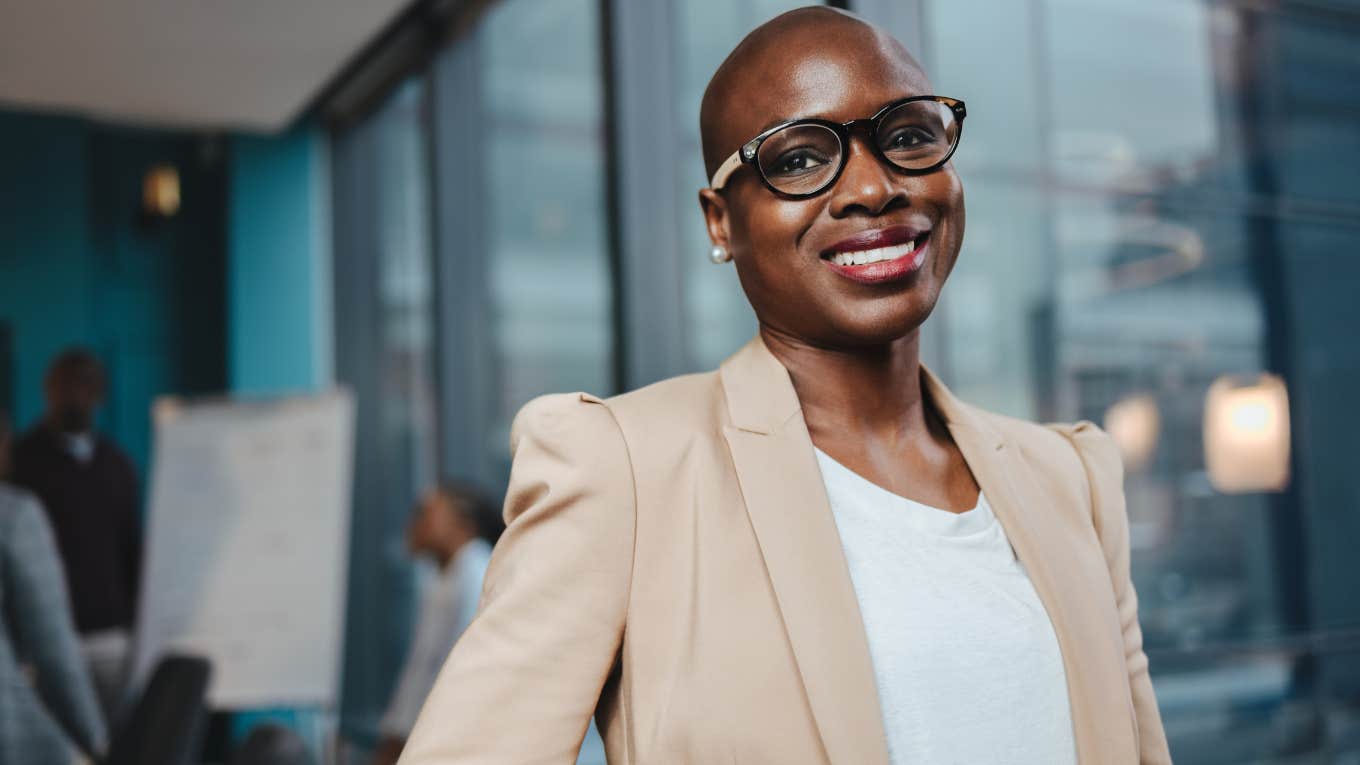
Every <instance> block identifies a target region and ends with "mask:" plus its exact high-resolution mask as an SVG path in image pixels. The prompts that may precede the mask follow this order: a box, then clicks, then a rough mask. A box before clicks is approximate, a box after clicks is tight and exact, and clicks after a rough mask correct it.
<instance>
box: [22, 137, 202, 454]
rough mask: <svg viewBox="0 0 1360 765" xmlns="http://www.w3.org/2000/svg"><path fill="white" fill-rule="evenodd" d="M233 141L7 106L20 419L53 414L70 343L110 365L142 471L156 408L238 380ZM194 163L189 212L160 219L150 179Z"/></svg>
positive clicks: (105, 420) (110, 411) (104, 419)
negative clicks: (151, 216)
mask: <svg viewBox="0 0 1360 765" xmlns="http://www.w3.org/2000/svg"><path fill="white" fill-rule="evenodd" d="M223 148H224V146H223V144H222V143H221V142H220V141H214V140H210V139H205V138H202V137H199V136H194V135H188V134H184V133H171V132H160V131H146V130H131V129H122V128H113V127H108V126H103V125H96V124H92V123H90V122H87V121H85V120H79V119H74V118H68V117H49V116H38V115H30V114H20V113H14V112H5V111H0V321H3V322H6V323H7V324H9V326H10V327H11V329H12V332H13V348H12V351H13V354H14V358H13V362H14V366H13V376H14V379H13V380H12V381H11V382H12V385H13V396H14V402H13V403H14V409H15V412H14V419H15V422H16V424H17V425H18V426H20V427H27V426H28V425H30V424H32V423H33V422H34V421H35V420H36V419H37V418H38V417H39V416H40V415H41V413H42V407H43V402H42V376H43V372H44V370H45V368H46V366H47V364H48V362H49V361H50V360H51V359H52V357H53V356H54V355H55V354H56V353H57V352H59V351H60V350H61V349H63V348H65V347H67V346H69V345H72V344H80V345H86V346H88V347H90V348H92V349H93V350H94V351H95V352H96V353H97V354H98V355H99V356H100V358H101V359H103V360H104V362H105V364H106V365H107V367H108V373H109V400H108V402H107V405H106V406H105V407H104V410H103V411H102V412H101V414H100V426H101V428H103V429H104V430H105V431H106V432H108V433H109V434H110V435H111V436H112V437H113V438H114V439H115V440H116V441H118V442H119V443H120V444H121V445H122V446H123V447H124V448H125V449H126V450H127V451H128V453H129V454H130V455H131V456H132V458H133V460H134V461H135V462H136V463H137V465H138V467H139V468H141V470H142V474H143V476H144V475H145V469H146V466H147V460H148V455H149V451H150V439H151V434H150V414H149V412H150V406H151V402H152V401H153V400H154V399H155V397H157V396H159V395H163V394H168V393H173V394H183V395H195V394H202V393H210V392H217V391H220V390H222V389H223V388H224V387H225V385H226V382H227V379H226V360H225V358H226V357H225V345H226V310H225V292H224V288H223V284H224V274H225V257H226V249H225V239H224V235H225V232H224V221H225V216H224V209H225V192H226V176H225V164H224V162H223V159H224V158H223ZM158 162H170V163H173V164H174V165H175V166H176V167H177V168H179V171H180V180H181V191H182V196H183V205H182V208H181V211H180V213H179V215H177V216H176V217H174V218H173V219H171V220H169V221H165V222H162V223H159V224H155V225H151V224H148V223H147V222H146V221H145V219H143V218H142V217H141V216H140V215H139V214H138V210H139V201H140V195H141V179H142V176H143V174H144V173H145V171H146V169H147V168H148V167H150V166H151V165H153V164H155V163H158Z"/></svg>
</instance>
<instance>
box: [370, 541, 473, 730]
mask: <svg viewBox="0 0 1360 765" xmlns="http://www.w3.org/2000/svg"><path fill="white" fill-rule="evenodd" d="M490 560H491V545H489V544H487V543H486V541H484V540H482V539H473V540H472V541H470V542H468V543H467V544H464V545H463V546H462V547H460V548H459V549H458V552H457V553H456V554H455V555H454V556H453V559H452V560H450V561H449V564H448V566H447V567H445V569H444V570H443V571H441V572H440V575H439V578H438V579H436V580H434V581H433V582H431V586H430V587H429V589H428V590H427V591H426V592H425V595H424V597H423V598H422V599H421V603H420V615H419V617H418V621H417V622H416V631H415V637H414V639H412V641H411V649H410V650H409V651H408V652H407V654H406V663H405V664H404V665H403V666H402V669H401V678H400V679H399V680H397V688H396V690H395V691H394V692H393V693H392V699H391V701H389V702H388V705H387V712H386V713H385V714H384V715H383V718H382V721H381V722H380V723H379V724H378V729H379V730H380V731H381V732H382V734H383V735H384V736H394V737H396V738H403V739H404V738H406V737H407V736H409V735H411V729H412V728H414V727H415V724H416V716H417V715H419V714H420V708H421V707H422V706H423V705H424V704H425V697H426V696H428V695H430V689H431V688H433V687H434V680H435V677H436V676H437V675H438V674H439V670H440V669H441V668H442V667H443V666H444V660H445V659H447V658H448V656H449V652H450V651H452V650H453V644H454V643H456V642H458V637H459V636H460V635H462V634H463V630H465V629H467V626H468V625H469V624H471V623H472V618H473V617H474V616H476V615H477V605H478V601H479V600H480V599H481V595H482V578H483V576H484V575H485V574H486V566H487V563H489V562H490Z"/></svg>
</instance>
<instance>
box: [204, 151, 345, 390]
mask: <svg viewBox="0 0 1360 765" xmlns="http://www.w3.org/2000/svg"><path fill="white" fill-rule="evenodd" d="M327 156H328V153H327V148H326V139H325V134H324V133H323V132H322V131H321V130H320V129H317V128H314V127H312V126H310V125H306V124H304V125H302V126H299V127H298V128H295V129H294V130H292V131H291V132H288V133H286V134H283V135H281V136H277V137H265V138H257V137H237V138H235V139H233V140H232V146H231V193H230V208H229V209H230V211H229V224H228V228H229V234H228V240H229V242H230V258H229V263H230V274H229V287H228V295H229V311H228V315H229V322H228V326H229V328H230V330H229V346H230V370H231V372H230V377H231V390H232V391H233V392H235V393H244V394H264V393H277V392H287V391H300V390H315V389H318V388H321V387H325V386H327V385H329V384H330V381H331V379H332V363H331V335H332V330H331V278H330V264H331V254H330V236H329V234H330V216H329V205H328V204H327V202H328V200H329V199H330V179H329V172H328V164H327Z"/></svg>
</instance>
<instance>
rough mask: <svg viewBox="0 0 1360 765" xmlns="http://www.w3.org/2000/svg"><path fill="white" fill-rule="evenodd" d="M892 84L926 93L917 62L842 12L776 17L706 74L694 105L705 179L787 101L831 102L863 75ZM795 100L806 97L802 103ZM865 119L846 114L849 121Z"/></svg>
mask: <svg viewBox="0 0 1360 765" xmlns="http://www.w3.org/2000/svg"><path fill="white" fill-rule="evenodd" d="M866 77H870V78H875V79H881V78H885V77H886V78H890V79H898V80H901V81H902V83H903V86H904V88H907V89H915V90H917V91H918V92H919V93H928V92H929V91H930V86H929V81H928V80H927V79H926V76H925V73H924V72H923V71H922V70H921V66H920V64H918V63H917V62H916V59H915V58H913V57H912V55H911V53H910V52H908V51H907V49H906V47H905V46H903V45H902V43H900V42H898V41H897V39H896V38H894V37H893V36H892V35H890V34H888V33H887V32H885V31H883V30H882V29H880V28H878V27H876V26H874V25H873V24H870V23H869V22H867V21H865V20H863V19H861V18H860V17H858V16H856V15H854V14H852V13H849V12H847V11H842V10H838V9H835V8H828V7H826V6H810V7H807V8H799V9H797V10H793V11H789V12H787V13H783V14H780V15H779V16H776V17H774V18H773V19H770V20H769V21H767V22H765V23H764V24H761V25H760V26H758V27H756V28H755V29H754V30H752V31H751V33H750V34H748V35H746V37H745V38H743V39H742V41H741V42H740V43H738V44H737V47H736V48H734V49H733V50H732V52H731V53H730V54H728V56H727V58H726V59H725V60H724V61H723V62H722V64H721V65H720V66H719V67H718V71H717V72H715V73H714V74H713V78H712V79H711V80H709V82H708V88H707V89H705V90H704V99H703V103H702V105H701V106H700V108H699V131H700V135H701V137H702V139H703V149H704V164H705V166H706V167H707V171H708V173H707V174H708V175H709V176H712V174H713V172H714V171H715V170H717V168H718V166H719V165H720V164H722V162H723V160H724V159H726V158H727V157H728V156H729V155H730V154H731V153H732V152H734V151H736V150H737V148H738V147H739V146H740V145H741V143H742V142H744V141H746V140H749V139H750V138H752V137H753V136H755V135H756V134H757V133H759V132H760V131H761V130H763V129H764V128H765V127H768V126H769V125H770V124H773V123H777V122H779V121H781V120H785V119H795V118H800V117H814V116H829V115H816V114H792V113H789V112H788V111H787V109H788V107H787V106H786V104H788V103H791V102H793V101H794V100H795V99H794V98H793V96H795V95H800V96H804V97H806V96H809V95H810V96H812V97H813V98H814V99H815V98H817V97H818V96H822V97H825V98H826V100H827V101H828V102H829V101H832V100H835V97H836V96H837V95H838V93H839V92H840V91H843V90H844V89H845V88H852V87H856V86H857V85H859V84H860V82H859V81H861V80H862V79H863V78H866ZM803 100H806V98H804V99H803ZM862 116H867V115H854V116H853V117H850V118H848V119H854V118H858V117H862Z"/></svg>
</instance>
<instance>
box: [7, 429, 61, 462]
mask: <svg viewBox="0 0 1360 765" xmlns="http://www.w3.org/2000/svg"><path fill="white" fill-rule="evenodd" d="M51 443H52V439H51V437H50V436H49V435H48V433H47V431H46V429H44V428H43V427H42V426H41V425H35V426H34V427H31V428H29V429H28V430H26V431H24V432H23V433H22V434H21V435H19V436H18V437H17V438H15V439H14V446H13V447H12V451H13V456H14V459H16V460H20V459H24V458H27V457H29V456H30V455H33V454H36V453H38V452H41V451H44V450H46V449H49V448H51Z"/></svg>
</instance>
